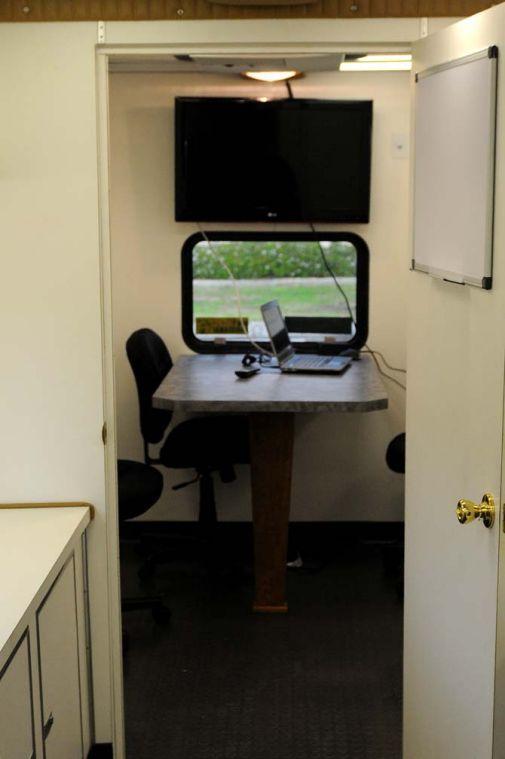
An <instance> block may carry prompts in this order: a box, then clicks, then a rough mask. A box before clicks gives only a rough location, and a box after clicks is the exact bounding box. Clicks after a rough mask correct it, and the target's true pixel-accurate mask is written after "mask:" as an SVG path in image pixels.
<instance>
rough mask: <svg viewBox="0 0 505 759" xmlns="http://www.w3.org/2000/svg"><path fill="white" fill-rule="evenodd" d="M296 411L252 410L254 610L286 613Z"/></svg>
mask: <svg viewBox="0 0 505 759" xmlns="http://www.w3.org/2000/svg"><path fill="white" fill-rule="evenodd" d="M293 439H294V414H284V413H278V414H275V413H272V414H268V413H267V414H251V415H250V441H251V490H252V506H253V522H254V577H255V598H254V605H253V610H254V611H259V612H286V611H287V610H288V605H287V602H286V559H287V548H288V525H289V507H290V501H291V470H292V467H293Z"/></svg>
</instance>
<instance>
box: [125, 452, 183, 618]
mask: <svg viewBox="0 0 505 759" xmlns="http://www.w3.org/2000/svg"><path fill="white" fill-rule="evenodd" d="M162 491H163V475H162V474H161V472H158V470H157V469H155V468H154V467H152V466H149V465H148V464H143V463H141V462H138V461H128V460H126V459H120V460H119V461H118V503H119V521H120V523H123V522H126V521H127V520H128V519H134V518H135V517H137V516H140V515H141V514H144V513H145V512H146V511H148V509H150V508H151V506H154V504H155V503H156V502H157V501H158V500H159V498H160V496H161V493H162ZM143 609H149V610H150V611H151V613H152V616H153V619H154V621H155V622H157V623H158V624H164V623H166V622H168V620H169V619H170V616H171V612H170V609H168V608H167V607H166V606H165V604H164V602H163V597H162V596H137V597H127V598H123V599H122V601H121V610H122V611H123V612H128V611H138V610H143Z"/></svg>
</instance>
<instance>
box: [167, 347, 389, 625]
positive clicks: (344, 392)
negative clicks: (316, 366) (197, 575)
mask: <svg viewBox="0 0 505 759" xmlns="http://www.w3.org/2000/svg"><path fill="white" fill-rule="evenodd" d="M240 360H241V357H240V356H237V355H224V356H209V355H198V356H194V355H193V356H181V357H180V358H179V359H178V360H177V361H176V363H175V365H174V367H173V368H172V370H171V371H170V372H169V373H168V375H167V376H166V378H165V379H164V380H163V382H162V383H161V385H160V386H159V388H158V389H157V390H156V392H155V394H154V396H153V404H154V406H155V407H156V408H167V409H174V410H181V411H186V412H191V413H203V412H205V413H221V414H222V413H227V412H228V413H242V414H248V415H249V418H250V432H251V489H252V500H253V522H254V548H255V581H256V583H255V584H256V590H255V602H254V608H255V610H256V611H270V612H271V611H286V609H287V604H286V599H285V567H286V550H287V530H288V522H289V506H290V490H291V469H292V458H293V440H294V414H300V413H318V412H325V413H329V412H344V411H345V412H357V413H364V412H368V411H379V410H381V409H385V408H387V405H388V399H387V395H386V391H385V389H384V386H383V384H382V381H381V379H380V376H379V373H378V371H377V369H376V367H375V365H374V363H373V360H372V359H371V358H370V357H369V356H363V357H362V358H361V359H360V360H359V361H354V362H353V363H352V365H351V366H350V367H349V369H348V370H347V371H346V372H344V374H341V375H336V376H335V375H309V374H293V375H291V374H289V375H288V374H281V373H280V372H279V371H276V370H272V369H264V370H262V371H261V372H260V373H259V374H256V375H254V376H253V377H251V378H249V379H246V380H240V379H238V378H237V377H236V376H235V369H239V368H240V367H241V363H240Z"/></svg>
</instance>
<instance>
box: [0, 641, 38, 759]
mask: <svg viewBox="0 0 505 759" xmlns="http://www.w3.org/2000/svg"><path fill="white" fill-rule="evenodd" d="M34 755H35V752H34V745H33V708H32V682H31V673H30V649H29V644H28V635H27V634H25V635H24V636H23V637H22V638H21V642H20V643H19V645H18V647H17V648H16V650H15V652H14V654H13V655H12V657H11V658H10V660H9V661H8V662H7V664H6V665H5V667H4V669H3V670H2V671H1V672H0V757H1V759H29V758H30V757H32V756H34Z"/></svg>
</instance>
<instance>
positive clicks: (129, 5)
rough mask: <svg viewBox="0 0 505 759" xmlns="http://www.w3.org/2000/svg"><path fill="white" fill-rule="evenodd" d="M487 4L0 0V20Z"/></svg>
mask: <svg viewBox="0 0 505 759" xmlns="http://www.w3.org/2000/svg"><path fill="white" fill-rule="evenodd" d="M253 1H254V0H253ZM490 5H492V3H491V2H490V1H489V0H317V2H315V3H312V4H310V5H293V6H291V7H290V6H285V5H284V6H282V5H279V6H268V7H254V6H247V5H242V6H236V5H230V6H226V5H220V4H214V3H212V2H210V0H0V22H2V21H3V22H5V21H16V22H23V21H30V22H33V21H99V20H103V21H146V20H160V19H248V18H339V17H340V18H368V17H372V18H385V17H396V18H401V17H417V16H469V15H471V14H473V13H478V12H479V11H481V10H484V8H487V7H489V6H490Z"/></svg>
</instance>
